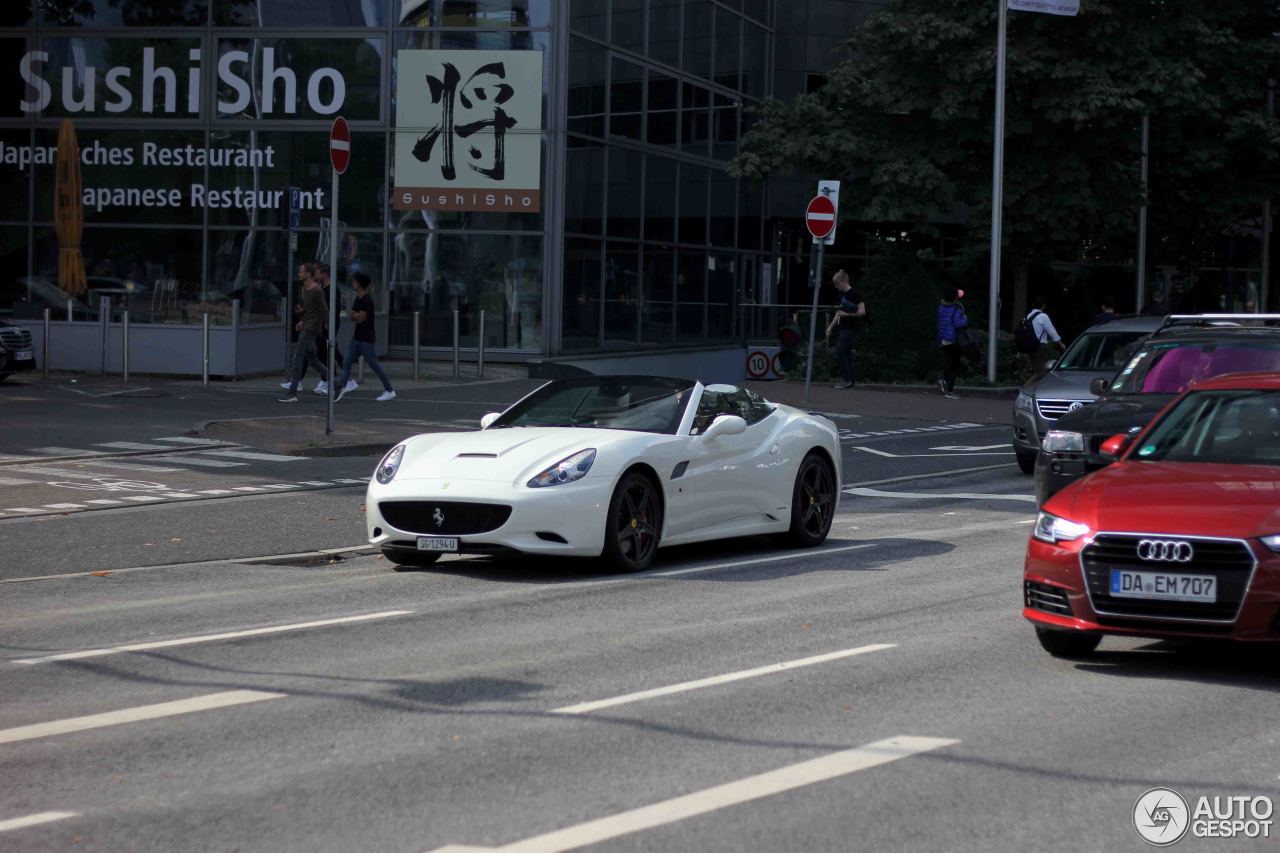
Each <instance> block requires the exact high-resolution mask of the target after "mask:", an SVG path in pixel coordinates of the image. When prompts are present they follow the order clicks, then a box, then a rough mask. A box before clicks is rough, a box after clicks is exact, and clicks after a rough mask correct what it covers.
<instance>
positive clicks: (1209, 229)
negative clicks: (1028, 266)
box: [733, 0, 1280, 265]
mask: <svg viewBox="0 0 1280 853" xmlns="http://www.w3.org/2000/svg"><path fill="white" fill-rule="evenodd" d="M997 8H998V6H997V4H996V3H995V2H990V3H974V2H972V0H895V2H893V3H891V4H890V5H889V6H887V7H886V8H885V9H883V10H882V11H879V12H877V13H875V14H873V15H872V16H871V17H870V18H869V19H868V20H867V21H866V22H865V23H864V24H863V25H862V26H861V27H860V28H859V29H858V30H857V31H855V32H854V33H853V34H852V36H851V37H850V38H849V40H848V41H847V43H846V47H847V48H848V50H849V56H850V58H849V59H847V60H845V61H844V62H842V63H840V64H839V65H837V66H836V67H835V68H834V69H833V70H832V71H831V72H830V73H829V74H828V75H827V82H826V85H825V86H824V87H822V88H821V89H819V90H818V91H816V92H814V93H812V94H808V95H804V96H801V97H799V98H797V99H795V100H793V101H791V102H788V103H780V102H776V101H775V102H769V103H766V104H765V105H763V106H762V107H761V109H760V121H759V122H758V123H757V124H756V126H755V127H754V128H753V130H752V131H751V132H750V133H748V134H747V135H746V136H745V137H744V140H743V151H742V153H741V155H740V156H739V157H738V158H737V160H735V162H734V164H733V169H734V170H735V171H736V172H737V173H738V174H741V175H746V176H752V177H764V176H766V175H768V174H771V173H774V172H789V171H801V172H806V173H815V174H816V173H821V174H824V175H829V176H832V177H841V178H843V179H844V180H843V195H842V202H841V208H840V209H841V212H842V213H843V214H844V215H845V216H846V217H848V218H853V219H858V220H863V221H895V222H906V223H911V224H914V225H915V226H916V227H918V228H922V229H923V228H926V227H927V223H928V221H929V220H930V219H931V218H935V217H937V216H938V215H939V214H946V213H949V212H951V211H954V210H957V209H967V210H968V214H969V217H970V221H971V222H972V223H973V224H974V228H972V229H971V231H970V235H971V245H970V246H969V250H970V252H971V253H972V254H973V255H974V256H975V257H980V256H983V255H985V254H986V252H987V245H986V244H987V241H988V239H989V238H988V236H987V234H988V232H987V228H986V227H985V223H986V222H987V221H988V220H989V216H990V204H991V152H992V144H991V143H992V126H993V123H994V118H993V104H994V89H995V67H994V65H995V43H996V14H997ZM1277 32H1280V11H1278V9H1277V6H1276V4H1274V3H1259V2H1257V0H1213V2H1204V0H1085V2H1083V3H1082V9H1081V12H1080V14H1079V16H1077V17H1075V18H1063V17H1057V16H1051V15H1040V14H1031V13H1021V12H1011V13H1010V15H1009V38H1008V86H1007V111H1006V142H1005V151H1006V163H1005V187H1004V190H1005V212H1004V240H1005V247H1006V248H1005V251H1006V254H1007V255H1008V256H1009V257H1010V259H1011V260H1013V261H1015V262H1020V263H1033V262H1037V261H1039V262H1046V261H1051V260H1089V261H1095V262H1099V261H1100V262H1106V261H1112V262H1114V261H1117V260H1119V261H1121V262H1124V261H1125V259H1126V258H1127V257H1128V256H1129V255H1130V254H1131V251H1132V248H1131V244H1132V235H1133V233H1134V230H1135V220H1136V208H1137V206H1138V205H1139V204H1140V203H1141V200H1142V198H1143V195H1144V187H1142V186H1141V182H1140V172H1139V148H1140V139H1141V133H1140V125H1141V117H1142V115H1143V114H1144V113H1145V114H1147V115H1149V116H1150V122H1151V140H1152V142H1151V149H1150V150H1151V175H1150V182H1149V187H1148V188H1145V189H1146V190H1149V193H1150V199H1151V244H1152V249H1153V253H1156V252H1160V251H1161V250H1163V251H1164V252H1165V254H1166V255H1167V256H1171V257H1175V258H1177V259H1179V260H1181V261H1184V262H1185V263H1187V264H1189V265H1195V263H1196V260H1197V258H1198V257H1199V256H1200V254H1201V253H1203V252H1204V250H1205V247H1206V246H1207V245H1208V243H1209V242H1210V241H1211V240H1212V239H1213V238H1214V237H1216V236H1218V235H1220V234H1222V233H1223V231H1224V230H1225V229H1226V228H1227V227H1228V226H1230V225H1231V224H1232V223H1233V222H1234V221H1236V219H1238V218H1239V217H1240V216H1241V215H1242V213H1244V212H1245V211H1248V210H1251V209H1256V208H1257V207H1260V205H1261V203H1262V202H1263V201H1264V200H1265V199H1267V198H1270V197H1272V196H1274V195H1275V194H1276V191H1277V188H1278V187H1280V123H1278V122H1277V121H1276V119H1275V118H1274V117H1272V116H1269V115H1268V114H1267V112H1266V109H1265V101H1266V81H1267V79H1268V78H1280V41H1278V40H1277V38H1276V36H1275V34H1276V33H1277Z"/></svg>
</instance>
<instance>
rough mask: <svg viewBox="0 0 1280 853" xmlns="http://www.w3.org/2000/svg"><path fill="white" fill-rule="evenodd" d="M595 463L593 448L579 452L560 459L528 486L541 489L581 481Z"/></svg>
mask: <svg viewBox="0 0 1280 853" xmlns="http://www.w3.org/2000/svg"><path fill="white" fill-rule="evenodd" d="M595 461H596V451H595V448H594V447H589V448H587V449H586V450H580V451H578V452H577V453H575V454H573V455H572V456H570V457H568V458H566V459H561V460H560V461H559V462H557V463H556V464H554V465H552V466H551V467H550V468H548V469H547V470H545V471H543V472H542V473H540V474H538V476H536V477H534V478H533V479H532V480H530V481H529V483H528V486H529V488H531V489H542V488H546V487H547V486H563V485H564V484H565V483H572V482H573V481H574V480H581V479H582V478H583V477H585V476H587V472H588V471H590V470H591V463H592V462H595Z"/></svg>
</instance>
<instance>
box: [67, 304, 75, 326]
mask: <svg viewBox="0 0 1280 853" xmlns="http://www.w3.org/2000/svg"><path fill="white" fill-rule="evenodd" d="M73 304H74V302H73V300H70V299H68V300H67V322H68V323H70V322H71V321H72V320H74V319H75V315H74V314H73V313H72V310H71V306H72V305H73Z"/></svg>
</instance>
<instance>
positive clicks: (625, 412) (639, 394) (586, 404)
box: [489, 376, 694, 435]
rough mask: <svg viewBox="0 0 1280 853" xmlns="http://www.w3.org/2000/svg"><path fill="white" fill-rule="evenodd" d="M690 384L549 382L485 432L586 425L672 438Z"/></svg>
mask: <svg viewBox="0 0 1280 853" xmlns="http://www.w3.org/2000/svg"><path fill="white" fill-rule="evenodd" d="M693 386H694V383H692V382H687V381H685V380H682V379H660V378H654V377H649V376H584V377H582V378H580V379H566V380H563V381H560V382H551V383H549V384H547V385H544V386H543V387H541V388H539V389H538V390H537V391H535V392H534V393H533V394H531V395H529V396H528V397H526V398H525V399H523V400H521V401H520V402H519V403H516V404H515V405H514V406H512V407H511V408H510V409H508V410H507V411H506V412H503V414H502V416H501V417H499V418H498V419H497V420H495V421H494V422H493V423H492V424H491V425H490V426H489V429H501V428H504V427H589V428H592V429H621V430H634V431H636V432H653V433H665V434H667V435H674V434H675V432H676V430H677V429H678V428H679V427H680V420H681V418H682V417H683V416H684V410H685V406H687V405H688V404H689V397H690V396H691V395H692V393H693Z"/></svg>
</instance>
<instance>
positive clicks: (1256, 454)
mask: <svg viewBox="0 0 1280 853" xmlns="http://www.w3.org/2000/svg"><path fill="white" fill-rule="evenodd" d="M1131 458H1132V459H1135V460H1137V461H1140V462H1220V463H1235V464H1240V465H1280V391H1203V392H1200V393H1192V394H1188V395H1187V396H1186V397H1184V398H1183V399H1182V402H1180V403H1179V404H1178V405H1177V406H1175V407H1174V409H1173V411H1171V412H1169V414H1168V415H1166V416H1165V418H1164V420H1162V421H1161V422H1160V423H1159V424H1158V425H1157V426H1156V428H1155V429H1154V430H1153V431H1152V433H1151V436H1150V437H1149V438H1148V439H1147V440H1146V441H1144V442H1143V443H1142V445H1141V446H1140V447H1139V448H1138V450H1137V452H1136V453H1134V455H1133V456H1132V457H1131Z"/></svg>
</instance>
